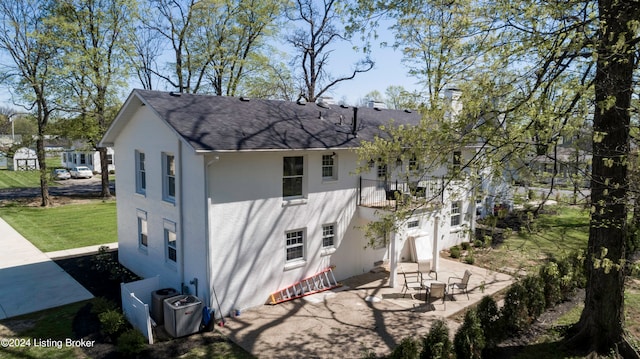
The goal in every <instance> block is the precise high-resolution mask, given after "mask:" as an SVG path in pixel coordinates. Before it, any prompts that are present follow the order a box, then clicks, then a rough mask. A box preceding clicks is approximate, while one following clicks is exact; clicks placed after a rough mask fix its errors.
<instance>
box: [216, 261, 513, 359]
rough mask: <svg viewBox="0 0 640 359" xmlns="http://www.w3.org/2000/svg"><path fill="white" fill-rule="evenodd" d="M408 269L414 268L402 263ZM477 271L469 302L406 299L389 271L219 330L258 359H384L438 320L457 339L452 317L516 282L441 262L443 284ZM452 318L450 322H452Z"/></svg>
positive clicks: (419, 296) (251, 313) (462, 298)
mask: <svg viewBox="0 0 640 359" xmlns="http://www.w3.org/2000/svg"><path fill="white" fill-rule="evenodd" d="M402 266H403V268H404V270H405V271H407V272H409V271H415V270H417V264H415V263H402ZM467 269H468V270H470V271H471V272H472V275H471V278H470V280H469V287H470V292H469V298H468V299H467V296H466V295H465V294H459V293H458V292H456V293H455V295H449V296H447V298H446V301H445V304H442V302H441V301H438V302H434V303H433V304H427V303H425V301H424V299H425V298H424V293H414V295H413V297H414V298H412V296H411V295H406V296H403V295H402V293H401V291H402V283H403V282H402V277H399V280H398V283H399V284H398V287H396V288H389V287H388V280H389V272H388V271H386V270H384V271H379V272H376V273H366V274H363V275H360V276H356V277H352V278H349V279H347V280H345V281H344V282H343V286H342V287H341V288H338V289H336V290H332V291H327V292H323V293H318V294H314V295H311V296H308V297H303V298H301V299H297V300H293V301H289V302H285V303H281V304H278V305H273V306H272V305H263V306H260V307H258V308H253V309H250V310H246V311H244V312H242V313H241V314H240V316H237V317H232V318H227V320H226V323H225V325H224V326H223V327H219V330H220V331H221V332H222V333H223V334H225V335H226V336H227V337H229V338H230V339H231V340H232V341H234V342H235V343H237V344H239V345H240V346H241V347H242V348H244V349H245V350H247V351H248V352H250V353H251V354H253V355H254V356H256V357H259V358H300V357H305V358H334V357H335V358H361V357H363V356H364V354H366V353H369V352H374V353H375V354H376V355H377V356H380V355H387V354H389V352H390V351H391V350H392V349H393V348H395V347H396V346H397V345H398V344H399V343H400V341H401V340H402V339H403V338H406V337H408V336H412V337H414V338H415V337H417V336H421V335H424V334H427V333H428V331H429V328H430V327H431V324H432V323H433V322H434V320H436V319H438V318H439V319H446V320H447V324H448V326H449V330H450V334H451V335H453V334H454V333H455V331H456V330H457V328H458V326H459V325H460V323H458V322H456V321H454V320H452V319H451V318H452V317H454V316H456V313H461V312H463V311H464V309H465V308H467V307H468V306H470V305H473V304H476V303H477V302H479V301H480V299H481V298H482V297H483V296H485V295H490V294H494V293H496V292H498V291H500V290H502V289H504V288H506V287H507V286H508V285H510V284H511V283H512V281H513V279H512V278H511V277H510V276H508V275H506V274H503V273H498V272H493V271H491V270H487V269H484V268H479V267H474V266H470V265H466V264H463V263H460V262H456V261H451V260H447V259H440V268H439V269H438V279H439V281H442V282H445V283H447V281H448V278H449V277H451V276H456V277H460V276H462V275H463V273H464V271H465V270H467ZM447 318H448V319H447Z"/></svg>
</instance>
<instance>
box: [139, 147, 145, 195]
mask: <svg viewBox="0 0 640 359" xmlns="http://www.w3.org/2000/svg"><path fill="white" fill-rule="evenodd" d="M136 192H137V193H141V194H145V193H146V192H147V171H146V169H145V157H144V152H140V151H136Z"/></svg>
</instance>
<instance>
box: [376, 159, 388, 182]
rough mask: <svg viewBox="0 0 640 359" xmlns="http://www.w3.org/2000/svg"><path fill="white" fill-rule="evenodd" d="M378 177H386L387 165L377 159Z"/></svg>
mask: <svg viewBox="0 0 640 359" xmlns="http://www.w3.org/2000/svg"><path fill="white" fill-rule="evenodd" d="M378 178H387V165H386V164H383V163H382V162H381V160H378Z"/></svg>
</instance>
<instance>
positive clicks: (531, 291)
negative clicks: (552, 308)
mask: <svg viewBox="0 0 640 359" xmlns="http://www.w3.org/2000/svg"><path fill="white" fill-rule="evenodd" d="M522 286H523V287H524V288H525V306H526V307H527V312H528V314H529V323H531V322H533V320H535V318H537V317H539V316H540V314H542V312H544V308H545V307H546V301H545V295H544V283H543V282H542V279H540V277H539V276H527V277H526V278H525V279H524V280H523V281H522Z"/></svg>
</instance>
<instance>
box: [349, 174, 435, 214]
mask: <svg viewBox="0 0 640 359" xmlns="http://www.w3.org/2000/svg"><path fill="white" fill-rule="evenodd" d="M443 188H444V180H443V179H442V178H435V177H432V178H427V179H423V180H419V181H414V182H401V181H384V180H368V179H363V178H362V177H360V186H359V188H358V205H359V206H364V207H371V208H381V209H388V210H396V209H398V205H400V204H402V203H415V204H442V202H443V193H444V191H443Z"/></svg>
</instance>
